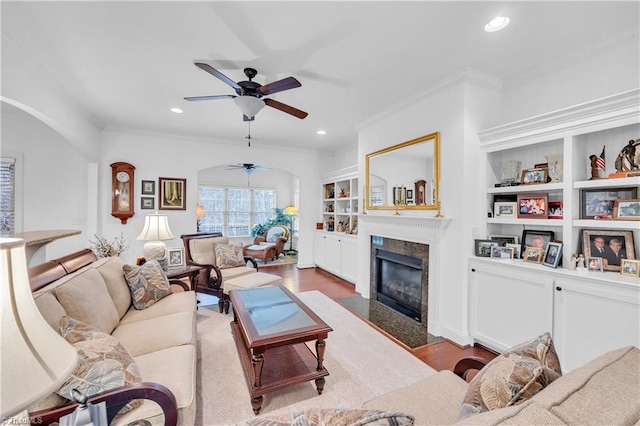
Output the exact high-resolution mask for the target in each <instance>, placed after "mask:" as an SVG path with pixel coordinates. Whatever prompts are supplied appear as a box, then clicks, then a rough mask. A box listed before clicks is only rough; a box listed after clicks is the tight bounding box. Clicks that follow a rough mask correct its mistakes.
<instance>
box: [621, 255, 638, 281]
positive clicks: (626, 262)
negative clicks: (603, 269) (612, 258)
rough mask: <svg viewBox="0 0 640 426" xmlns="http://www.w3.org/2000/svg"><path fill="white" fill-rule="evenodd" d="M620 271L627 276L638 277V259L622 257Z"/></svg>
mask: <svg viewBox="0 0 640 426" xmlns="http://www.w3.org/2000/svg"><path fill="white" fill-rule="evenodd" d="M621 268H622V269H621V270H620V273H621V274H622V275H626V276H628V277H640V260H630V259H622V265H621Z"/></svg>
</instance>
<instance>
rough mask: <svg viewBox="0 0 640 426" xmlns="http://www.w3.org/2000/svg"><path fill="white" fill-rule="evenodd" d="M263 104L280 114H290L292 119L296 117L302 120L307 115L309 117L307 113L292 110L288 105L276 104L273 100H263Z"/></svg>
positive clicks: (295, 109) (296, 109)
mask: <svg viewBox="0 0 640 426" xmlns="http://www.w3.org/2000/svg"><path fill="white" fill-rule="evenodd" d="M263 101H264V103H265V104H266V105H268V106H270V107H271V108H275V109H279V110H280V111H282V112H286V113H287V114H291V115H293V116H294V117H297V118H299V119H301V120H302V119H304V118H305V117H306V116H307V115H309V114H308V113H306V112H304V111H302V110H299V109H298V108H294V107H292V106H290V105H287V104H283V103H282V102H278V101H276V100H274V99H263Z"/></svg>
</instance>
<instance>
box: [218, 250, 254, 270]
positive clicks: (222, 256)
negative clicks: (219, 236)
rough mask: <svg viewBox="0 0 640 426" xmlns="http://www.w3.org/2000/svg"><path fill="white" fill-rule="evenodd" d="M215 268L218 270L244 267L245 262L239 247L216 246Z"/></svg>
mask: <svg viewBox="0 0 640 426" xmlns="http://www.w3.org/2000/svg"><path fill="white" fill-rule="evenodd" d="M214 251H215V253H216V266H217V267H218V268H220V269H225V268H236V267H238V266H245V265H246V264H247V262H246V261H245V260H244V256H243V255H242V246H241V245H230V244H216V247H215V249H214Z"/></svg>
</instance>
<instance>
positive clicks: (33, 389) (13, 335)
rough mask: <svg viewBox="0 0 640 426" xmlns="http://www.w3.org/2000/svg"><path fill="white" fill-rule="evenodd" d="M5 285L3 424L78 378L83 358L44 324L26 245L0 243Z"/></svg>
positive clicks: (8, 241)
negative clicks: (75, 375) (76, 372)
mask: <svg viewBox="0 0 640 426" xmlns="http://www.w3.org/2000/svg"><path fill="white" fill-rule="evenodd" d="M0 251H1V252H2V255H1V258H0V274H1V276H2V283H1V285H0V287H1V288H0V292H1V294H2V300H1V303H2V347H1V348H0V352H1V357H2V363H1V364H0V368H1V369H2V374H0V376H1V377H2V395H1V405H0V407H1V409H2V412H1V416H2V418H1V420H0V421H3V422H4V420H6V419H7V418H10V417H12V416H14V415H16V414H18V413H20V412H22V411H24V410H25V409H27V407H29V406H30V405H31V404H32V403H34V402H35V401H38V400H40V399H42V398H44V397H45V396H47V395H49V394H50V393H51V392H53V391H54V390H56V389H57V388H58V387H59V386H60V385H61V384H62V383H63V382H64V381H65V380H67V378H69V376H71V373H72V372H73V370H74V368H75V366H76V364H77V362H78V354H77V352H76V350H75V349H74V347H73V346H71V344H69V343H68V342H67V341H65V340H64V339H63V338H62V337H60V335H58V333H56V332H55V331H54V330H53V328H51V326H49V324H47V322H46V321H45V320H44V318H42V315H41V314H40V311H39V310H38V308H37V307H36V304H35V302H34V300H33V296H32V294H31V288H30V286H29V277H28V275H27V261H26V256H25V243H24V240H22V239H19V238H0Z"/></svg>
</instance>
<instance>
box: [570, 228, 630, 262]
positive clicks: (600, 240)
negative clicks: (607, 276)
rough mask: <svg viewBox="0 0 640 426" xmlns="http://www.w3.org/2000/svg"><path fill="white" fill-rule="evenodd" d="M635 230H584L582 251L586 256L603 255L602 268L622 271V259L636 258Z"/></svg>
mask: <svg viewBox="0 0 640 426" xmlns="http://www.w3.org/2000/svg"><path fill="white" fill-rule="evenodd" d="M634 247H635V246H634V242H633V231H613V230H604V229H583V230H582V252H583V253H584V256H585V257H587V258H589V257H596V256H597V257H601V258H602V269H604V270H605V271H616V272H619V271H620V269H621V268H620V266H621V263H622V259H632V260H635V258H636V253H635V249H634Z"/></svg>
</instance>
